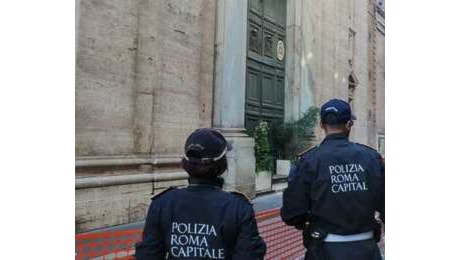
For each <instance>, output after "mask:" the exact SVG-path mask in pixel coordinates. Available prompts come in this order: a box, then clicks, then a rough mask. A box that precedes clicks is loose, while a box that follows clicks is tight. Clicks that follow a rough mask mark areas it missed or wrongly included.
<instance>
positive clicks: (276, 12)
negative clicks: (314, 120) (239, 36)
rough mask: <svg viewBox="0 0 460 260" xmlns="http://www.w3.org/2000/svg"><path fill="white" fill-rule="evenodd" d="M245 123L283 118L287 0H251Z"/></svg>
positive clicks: (252, 124) (274, 121)
mask: <svg viewBox="0 0 460 260" xmlns="http://www.w3.org/2000/svg"><path fill="white" fill-rule="evenodd" d="M247 37H248V41H247V42H248V51H247V53H248V55H247V69H246V103H245V127H246V129H248V130H250V131H251V130H253V129H254V127H255V126H256V125H257V123H258V122H259V121H260V120H264V121H267V122H268V123H269V125H273V124H277V123H280V122H282V121H283V117H284V75H285V45H286V44H285V39H286V0H249V12H248V35H247Z"/></svg>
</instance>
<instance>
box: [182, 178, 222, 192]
mask: <svg viewBox="0 0 460 260" xmlns="http://www.w3.org/2000/svg"><path fill="white" fill-rule="evenodd" d="M188 183H189V184H188V186H189V187H201V188H213V189H219V190H220V189H222V187H223V186H224V178H222V177H217V178H215V179H199V178H194V177H189V178H188Z"/></svg>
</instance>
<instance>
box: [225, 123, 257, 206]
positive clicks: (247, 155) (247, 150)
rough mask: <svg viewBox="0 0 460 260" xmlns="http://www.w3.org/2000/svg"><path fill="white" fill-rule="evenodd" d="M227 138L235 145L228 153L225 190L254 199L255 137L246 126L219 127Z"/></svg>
mask: <svg viewBox="0 0 460 260" xmlns="http://www.w3.org/2000/svg"><path fill="white" fill-rule="evenodd" d="M219 130H220V131H221V132H222V135H224V137H225V139H227V141H228V142H229V143H231V144H232V145H233V150H232V151H230V152H228V153H227V161H228V170H227V172H226V173H224V175H223V177H224V178H225V184H224V190H226V191H238V192H241V193H244V194H245V195H246V196H248V197H249V198H251V199H253V198H255V196H256V179H255V176H256V175H255V171H256V170H255V169H256V160H255V157H254V138H252V137H250V136H248V135H247V134H246V133H245V132H244V131H245V129H244V128H221V129H219Z"/></svg>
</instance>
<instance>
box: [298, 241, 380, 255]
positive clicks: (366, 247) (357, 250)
mask: <svg viewBox="0 0 460 260" xmlns="http://www.w3.org/2000/svg"><path fill="white" fill-rule="evenodd" d="M381 259H382V257H381V255H380V250H379V248H378V246H377V243H375V240H373V239H369V240H362V241H353V242H324V243H323V244H321V245H320V246H318V248H317V249H316V250H314V251H311V252H309V251H308V250H307V252H306V253H305V260H381Z"/></svg>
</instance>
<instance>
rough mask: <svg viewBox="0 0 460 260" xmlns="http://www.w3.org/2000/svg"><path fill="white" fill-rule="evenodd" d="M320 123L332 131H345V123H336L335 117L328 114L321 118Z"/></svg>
mask: <svg viewBox="0 0 460 260" xmlns="http://www.w3.org/2000/svg"><path fill="white" fill-rule="evenodd" d="M321 123H323V125H326V126H327V127H328V128H332V129H345V128H346V125H347V124H346V123H337V115H335V114H332V113H329V114H326V115H325V116H324V117H323V118H321Z"/></svg>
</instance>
